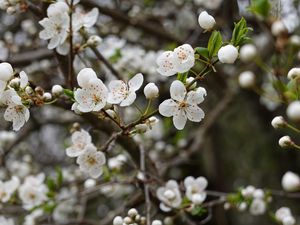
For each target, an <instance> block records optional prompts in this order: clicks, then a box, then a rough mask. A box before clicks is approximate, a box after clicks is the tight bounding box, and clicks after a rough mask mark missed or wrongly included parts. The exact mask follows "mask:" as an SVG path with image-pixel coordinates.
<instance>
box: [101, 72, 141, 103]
mask: <svg viewBox="0 0 300 225" xmlns="http://www.w3.org/2000/svg"><path fill="white" fill-rule="evenodd" d="M143 81H144V77H143V75H142V74H141V73H138V74H136V75H135V76H134V77H133V78H131V79H130V80H129V81H128V82H127V83H126V82H124V81H122V80H113V81H111V82H110V83H109V85H108V88H109V91H110V92H109V94H108V99H107V102H108V103H110V104H120V106H129V105H131V104H132V103H133V102H134V101H135V99H136V93H135V92H136V91H137V90H139V89H140V87H141V86H142V84H143Z"/></svg>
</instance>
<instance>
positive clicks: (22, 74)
mask: <svg viewBox="0 0 300 225" xmlns="http://www.w3.org/2000/svg"><path fill="white" fill-rule="evenodd" d="M27 85H28V76H27V74H26V73H25V72H24V71H21V72H20V88H22V89H24V88H26V86H27Z"/></svg>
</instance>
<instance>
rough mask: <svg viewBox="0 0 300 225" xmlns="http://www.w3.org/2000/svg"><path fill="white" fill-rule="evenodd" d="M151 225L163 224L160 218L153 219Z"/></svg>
mask: <svg viewBox="0 0 300 225" xmlns="http://www.w3.org/2000/svg"><path fill="white" fill-rule="evenodd" d="M151 225H162V222H161V221H160V220H153V221H152V224H151Z"/></svg>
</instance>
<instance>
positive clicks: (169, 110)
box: [158, 99, 178, 117]
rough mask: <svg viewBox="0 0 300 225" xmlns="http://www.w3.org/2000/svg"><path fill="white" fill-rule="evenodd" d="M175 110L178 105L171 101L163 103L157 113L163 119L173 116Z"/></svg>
mask: <svg viewBox="0 0 300 225" xmlns="http://www.w3.org/2000/svg"><path fill="white" fill-rule="evenodd" d="M177 110H178V105H177V103H176V102H174V100H172V99H167V100H165V101H163V102H162V103H161V104H160V105H159V108H158V111H159V113H160V114H161V115H163V116H165V117H170V116H173V115H174V114H175V112H176V111H177Z"/></svg>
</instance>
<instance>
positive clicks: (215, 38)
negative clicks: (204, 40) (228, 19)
mask: <svg viewBox="0 0 300 225" xmlns="http://www.w3.org/2000/svg"><path fill="white" fill-rule="evenodd" d="M222 43H223V42H222V35H221V33H220V32H219V31H214V32H212V34H211V36H210V38H209V41H208V45H207V49H208V54H209V58H211V57H213V56H215V55H217V53H218V51H219V49H220V48H221V46H222Z"/></svg>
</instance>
